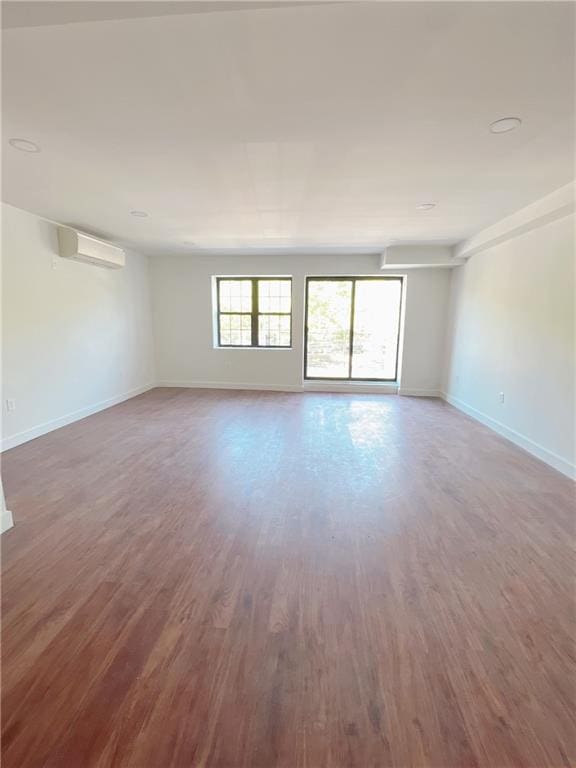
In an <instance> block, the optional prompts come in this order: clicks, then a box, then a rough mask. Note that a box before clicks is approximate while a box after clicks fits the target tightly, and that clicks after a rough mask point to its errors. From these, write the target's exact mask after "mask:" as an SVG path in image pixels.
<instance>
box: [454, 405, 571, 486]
mask: <svg viewBox="0 0 576 768" xmlns="http://www.w3.org/2000/svg"><path fill="white" fill-rule="evenodd" d="M441 397H442V399H443V400H445V401H446V402H447V403H449V404H450V405H452V406H454V408H457V409H458V410H459V411H462V412H463V413H465V414H466V415H468V416H471V417H472V418H473V419H475V420H476V421H479V422H480V423H481V424H484V426H486V427H489V428H490V429H491V430H493V431H494V432H496V433H498V434H499V435H501V436H502V437H505V438H506V439H507V440H510V442H511V443H514V444H515V445H517V446H518V447H519V448H523V449H524V450H525V451H527V452H528V453H531V454H532V456H535V457H536V458H537V459H540V461H543V462H544V463H545V464H548V465H549V466H550V467H553V468H554V469H556V470H558V472H561V473H562V474H563V475H566V476H567V477H569V478H570V479H571V480H576V466H575V465H574V464H571V463H570V462H569V461H566V459H563V458H562V457H561V456H558V454H556V453H553V452H552V451H549V450H548V449H547V448H544V446H542V445H540V444H539V443H536V442H534V440H531V439H530V438H529V437H526V435H523V434H521V433H520V432H516V431H515V430H514V429H510V427H507V426H506V425H505V424H502V422H500V421H496V419H493V418H492V417H491V416H487V415H486V414H485V413H482V411H478V410H477V409H476V408H473V407H472V406H471V405H468V403H465V402H463V401H462V400H459V399H458V398H457V397H454V396H453V395H450V394H448V393H447V392H442V393H441Z"/></svg>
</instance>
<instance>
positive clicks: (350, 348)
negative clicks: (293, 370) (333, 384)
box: [304, 275, 404, 383]
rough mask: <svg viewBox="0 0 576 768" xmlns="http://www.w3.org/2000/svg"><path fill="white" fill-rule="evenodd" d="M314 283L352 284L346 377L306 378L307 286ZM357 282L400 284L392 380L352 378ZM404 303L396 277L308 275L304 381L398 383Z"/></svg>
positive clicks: (306, 307)
mask: <svg viewBox="0 0 576 768" xmlns="http://www.w3.org/2000/svg"><path fill="white" fill-rule="evenodd" d="M311 280H313V281H315V282H321V281H322V282H333V283H334V282H350V281H351V282H352V296H351V302H350V330H349V333H348V376H308V285H309V282H310V281H311ZM358 280H372V281H374V280H377V281H383V280H387V281H396V282H399V283H400V305H399V307H398V338H397V339H396V359H395V361H394V378H392V379H381V378H365V377H362V378H353V377H352V355H353V353H354V311H355V308H356V304H355V300H356V282H357V281H358ZM403 302H404V277H402V276H396V275H394V276H393V275H332V276H329V275H318V276H315V275H308V276H307V277H306V290H305V295H304V381H355V382H358V381H366V382H378V383H386V382H387V383H390V382H395V381H398V361H399V358H400V334H401V328H402V305H403Z"/></svg>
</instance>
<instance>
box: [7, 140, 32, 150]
mask: <svg viewBox="0 0 576 768" xmlns="http://www.w3.org/2000/svg"><path fill="white" fill-rule="evenodd" d="M8 144H10V146H11V147H14V149H19V150H20V152H40V147H39V146H38V144H34V142H33V141H28V139H10V140H9V142H8Z"/></svg>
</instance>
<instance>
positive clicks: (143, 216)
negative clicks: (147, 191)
mask: <svg viewBox="0 0 576 768" xmlns="http://www.w3.org/2000/svg"><path fill="white" fill-rule="evenodd" d="M130 216H135V217H136V218H137V219H147V218H148V216H149V214H148V213H146V211H130Z"/></svg>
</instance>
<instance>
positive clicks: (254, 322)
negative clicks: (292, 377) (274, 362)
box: [216, 275, 293, 349]
mask: <svg viewBox="0 0 576 768" xmlns="http://www.w3.org/2000/svg"><path fill="white" fill-rule="evenodd" d="M247 280H249V281H250V282H251V283H252V308H251V310H250V312H225V311H222V310H221V309H220V283H221V282H222V281H226V282H246V281H247ZM269 280H276V281H278V282H283V283H289V284H290V310H289V311H288V312H261V311H260V306H259V304H260V297H259V292H258V284H259V283H260V282H266V281H269ZM292 310H293V303H292V277H291V276H290V277H287V276H286V275H268V276H264V275H259V276H257V277H251V276H250V275H242V276H238V275H235V276H234V277H225V276H219V277H216V341H217V348H218V349H292ZM221 315H246V316H248V317H250V341H251V343H250V344H222V339H221V334H220V317H221ZM261 315H262V316H277V315H282V316H284V317H289V318H290V341H289V343H288V344H258V335H259V322H258V321H259V318H260V316H261Z"/></svg>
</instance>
